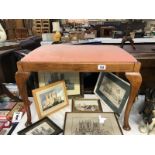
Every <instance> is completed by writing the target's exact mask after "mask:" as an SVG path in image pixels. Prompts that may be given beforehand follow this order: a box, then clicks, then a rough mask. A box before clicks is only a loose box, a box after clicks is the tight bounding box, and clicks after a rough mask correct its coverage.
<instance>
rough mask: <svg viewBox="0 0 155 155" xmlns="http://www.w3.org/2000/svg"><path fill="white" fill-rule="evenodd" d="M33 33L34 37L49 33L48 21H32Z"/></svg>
mask: <svg viewBox="0 0 155 155" xmlns="http://www.w3.org/2000/svg"><path fill="white" fill-rule="evenodd" d="M33 32H34V34H35V35H41V34H42V33H50V20H49V19H34V20H33Z"/></svg>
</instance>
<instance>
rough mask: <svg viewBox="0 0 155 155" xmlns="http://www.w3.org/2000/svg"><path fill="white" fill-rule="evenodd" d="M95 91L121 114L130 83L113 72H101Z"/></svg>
mask: <svg viewBox="0 0 155 155" xmlns="http://www.w3.org/2000/svg"><path fill="white" fill-rule="evenodd" d="M101 90H102V91H101ZM94 93H95V94H96V95H97V96H98V97H99V98H100V99H101V100H103V101H104V102H105V103H106V104H107V105H108V106H109V107H110V108H111V109H112V110H113V111H114V112H115V113H116V114H117V115H118V116H119V115H120V113H121V112H122V110H123V108H124V106H125V104H126V102H127V100H128V97H129V94H130V84H129V83H128V82H126V81H124V80H123V79H121V78H119V77H118V76H116V75H115V74H113V73H107V72H101V73H100V74H99V77H98V80H97V83H96V86H95V89H94Z"/></svg>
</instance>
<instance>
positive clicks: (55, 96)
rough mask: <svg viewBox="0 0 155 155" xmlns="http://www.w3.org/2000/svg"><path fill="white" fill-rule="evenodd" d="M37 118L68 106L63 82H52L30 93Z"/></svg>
mask: <svg viewBox="0 0 155 155" xmlns="http://www.w3.org/2000/svg"><path fill="white" fill-rule="evenodd" d="M32 92H33V96H34V101H35V105H36V108H37V112H38V116H39V118H42V117H44V116H46V115H48V114H51V113H53V112H55V111H57V110H59V109H61V108H63V107H64V106H67V105H68V98H67V93H66V87H65V82H64V81H58V82H54V83H52V84H49V85H47V86H44V87H41V88H37V89H35V90H33V91H32Z"/></svg>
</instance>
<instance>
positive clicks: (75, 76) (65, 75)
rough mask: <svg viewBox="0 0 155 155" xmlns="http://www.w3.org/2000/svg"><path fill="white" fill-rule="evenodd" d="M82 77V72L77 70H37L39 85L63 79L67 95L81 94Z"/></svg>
mask: <svg viewBox="0 0 155 155" xmlns="http://www.w3.org/2000/svg"><path fill="white" fill-rule="evenodd" d="M82 79H83V78H82V74H81V73H79V72H59V73H58V72H38V80H39V87H42V86H45V85H47V84H50V83H53V82H56V81H60V80H64V81H65V84H66V87H67V95H68V96H69V97H72V96H83V82H82Z"/></svg>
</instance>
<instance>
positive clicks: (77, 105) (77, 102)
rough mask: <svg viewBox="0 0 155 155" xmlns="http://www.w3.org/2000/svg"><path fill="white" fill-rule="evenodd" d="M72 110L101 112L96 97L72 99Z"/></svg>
mask: <svg viewBox="0 0 155 155" xmlns="http://www.w3.org/2000/svg"><path fill="white" fill-rule="evenodd" d="M72 106H73V112H102V108H101V103H100V101H99V100H98V99H74V100H73V105H72Z"/></svg>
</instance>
